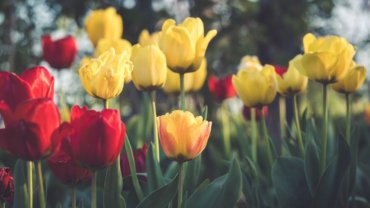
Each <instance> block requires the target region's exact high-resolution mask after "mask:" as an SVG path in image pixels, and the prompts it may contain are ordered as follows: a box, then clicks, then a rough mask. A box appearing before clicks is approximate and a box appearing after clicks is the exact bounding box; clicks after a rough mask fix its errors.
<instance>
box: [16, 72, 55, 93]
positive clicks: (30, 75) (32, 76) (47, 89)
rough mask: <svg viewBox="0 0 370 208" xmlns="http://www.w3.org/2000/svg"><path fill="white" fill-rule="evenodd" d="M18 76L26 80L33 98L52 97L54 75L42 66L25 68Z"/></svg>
mask: <svg viewBox="0 0 370 208" xmlns="http://www.w3.org/2000/svg"><path fill="white" fill-rule="evenodd" d="M20 77H21V78H22V79H23V80H24V81H26V82H27V83H28V84H29V85H30V87H31V91H32V95H33V98H50V99H52V100H53V98H54V77H53V76H51V75H50V73H49V71H48V70H47V69H46V68H45V67H42V66H35V67H33V68H30V69H27V70H25V71H24V72H23V73H22V74H21V75H20Z"/></svg>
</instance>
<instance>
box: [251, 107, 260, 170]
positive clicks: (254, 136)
mask: <svg viewBox="0 0 370 208" xmlns="http://www.w3.org/2000/svg"><path fill="white" fill-rule="evenodd" d="M250 111H251V117H252V118H251V128H252V145H251V148H252V160H253V162H254V163H255V164H257V163H258V161H257V149H258V139H257V121H256V108H250Z"/></svg>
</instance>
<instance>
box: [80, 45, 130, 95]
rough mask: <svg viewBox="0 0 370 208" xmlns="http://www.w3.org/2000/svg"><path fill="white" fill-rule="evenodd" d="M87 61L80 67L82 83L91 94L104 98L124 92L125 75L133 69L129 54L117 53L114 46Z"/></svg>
mask: <svg viewBox="0 0 370 208" xmlns="http://www.w3.org/2000/svg"><path fill="white" fill-rule="evenodd" d="M86 62H87V63H86V64H85V65H83V66H82V67H81V68H80V69H79V74H80V79H81V82H82V85H83V86H84V88H85V90H86V91H87V93H89V94H90V95H91V96H93V97H97V98H100V99H104V100H106V99H110V98H113V97H116V96H118V95H119V94H120V93H121V92H122V89H123V84H124V80H125V77H126V76H127V74H129V73H131V71H132V63H131V61H130V60H129V57H128V55H127V54H126V53H121V54H116V52H115V50H114V49H113V48H111V49H110V50H109V51H107V52H105V53H103V54H102V55H100V56H99V57H98V58H96V59H91V60H89V61H86Z"/></svg>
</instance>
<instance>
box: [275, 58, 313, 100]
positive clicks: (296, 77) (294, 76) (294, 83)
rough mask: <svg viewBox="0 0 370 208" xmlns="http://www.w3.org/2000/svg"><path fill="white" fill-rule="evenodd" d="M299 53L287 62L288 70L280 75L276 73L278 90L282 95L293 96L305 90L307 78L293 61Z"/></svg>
mask: <svg viewBox="0 0 370 208" xmlns="http://www.w3.org/2000/svg"><path fill="white" fill-rule="evenodd" d="M300 56H301V55H298V56H296V57H294V58H293V59H292V60H291V61H290V62H289V67H288V70H287V71H286V72H285V73H284V74H282V75H281V76H280V75H278V74H276V80H277V84H278V92H279V93H280V94H281V95H283V96H293V95H296V94H299V93H301V92H303V91H304V90H306V88H307V82H308V78H307V77H306V76H303V75H302V74H301V73H299V71H298V70H297V69H296V67H295V64H294V62H295V61H296V60H297V58H299V57H300Z"/></svg>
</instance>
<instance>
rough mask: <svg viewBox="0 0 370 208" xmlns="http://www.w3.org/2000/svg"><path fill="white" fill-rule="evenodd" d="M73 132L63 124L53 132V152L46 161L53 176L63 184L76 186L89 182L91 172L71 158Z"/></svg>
mask: <svg viewBox="0 0 370 208" xmlns="http://www.w3.org/2000/svg"><path fill="white" fill-rule="evenodd" d="M72 133H73V131H72V130H71V128H70V126H69V125H68V123H63V124H62V125H60V127H59V128H58V129H57V130H55V132H54V134H53V138H52V141H53V142H54V146H55V150H54V153H53V155H52V156H51V157H50V158H49V159H48V165H49V167H50V169H51V171H52V172H53V174H54V175H55V176H56V177H57V178H58V179H59V180H60V181H62V182H63V183H64V184H68V185H77V184H79V183H83V182H89V181H90V180H91V171H90V170H89V169H86V168H83V167H81V166H79V165H78V164H77V163H76V161H75V160H74V159H73V157H72V155H71V154H72V153H71V138H70V135H72Z"/></svg>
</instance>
